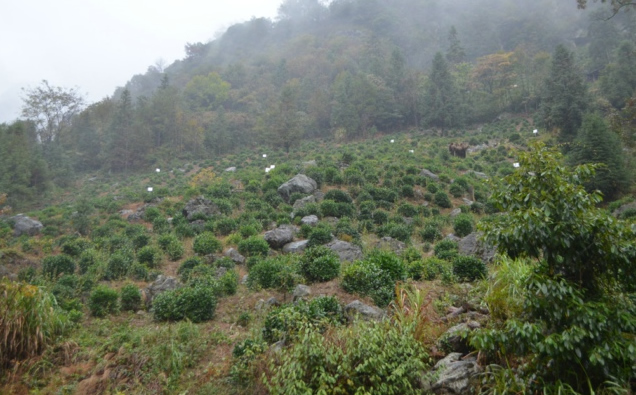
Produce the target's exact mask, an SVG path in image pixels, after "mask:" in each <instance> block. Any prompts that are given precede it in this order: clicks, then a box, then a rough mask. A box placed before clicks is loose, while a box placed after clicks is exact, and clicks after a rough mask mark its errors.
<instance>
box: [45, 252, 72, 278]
mask: <svg viewBox="0 0 636 395" xmlns="http://www.w3.org/2000/svg"><path fill="white" fill-rule="evenodd" d="M73 273H75V261H73V258H71V257H70V256H68V255H65V254H60V255H51V256H47V257H46V258H44V260H43V261H42V274H43V275H44V276H45V277H48V278H50V279H54V278H56V277H58V276H60V275H62V274H73Z"/></svg>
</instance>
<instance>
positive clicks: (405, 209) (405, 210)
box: [397, 203, 418, 217]
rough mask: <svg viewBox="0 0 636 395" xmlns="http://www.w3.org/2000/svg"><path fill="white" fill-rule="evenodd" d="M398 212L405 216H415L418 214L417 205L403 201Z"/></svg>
mask: <svg viewBox="0 0 636 395" xmlns="http://www.w3.org/2000/svg"><path fill="white" fill-rule="evenodd" d="M397 212H398V214H400V215H403V216H405V217H415V216H416V215H417V214H418V210H417V207H415V206H414V205H412V204H410V203H402V204H401V205H400V207H398V209H397Z"/></svg>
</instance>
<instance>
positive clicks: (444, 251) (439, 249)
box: [434, 239, 459, 261]
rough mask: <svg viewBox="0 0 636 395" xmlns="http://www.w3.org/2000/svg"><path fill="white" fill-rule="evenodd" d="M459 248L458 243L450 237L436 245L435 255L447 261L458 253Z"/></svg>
mask: <svg viewBox="0 0 636 395" xmlns="http://www.w3.org/2000/svg"><path fill="white" fill-rule="evenodd" d="M458 249H459V247H458V246H457V243H456V242H454V241H452V240H449V239H444V240H442V241H440V242H439V243H437V244H435V247H434V251H435V256H436V257H438V258H440V259H445V260H447V261H451V260H452V259H453V258H454V257H455V256H456V255H457V250H458Z"/></svg>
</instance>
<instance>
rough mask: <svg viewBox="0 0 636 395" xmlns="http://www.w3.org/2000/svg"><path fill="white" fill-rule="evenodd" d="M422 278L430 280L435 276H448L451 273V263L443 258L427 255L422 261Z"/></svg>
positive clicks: (435, 277)
mask: <svg viewBox="0 0 636 395" xmlns="http://www.w3.org/2000/svg"><path fill="white" fill-rule="evenodd" d="M422 265H423V268H422V279H423V280H428V281H432V280H435V279H437V278H449V276H450V275H451V273H452V267H451V264H450V263H449V262H448V261H445V260H443V259H439V258H435V257H429V258H426V259H425V260H424V261H423V262H422Z"/></svg>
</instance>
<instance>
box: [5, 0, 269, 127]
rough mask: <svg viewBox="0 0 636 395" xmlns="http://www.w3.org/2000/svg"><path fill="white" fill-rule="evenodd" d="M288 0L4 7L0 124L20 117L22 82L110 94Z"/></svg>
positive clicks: (42, 2) (30, 1)
mask: <svg viewBox="0 0 636 395" xmlns="http://www.w3.org/2000/svg"><path fill="white" fill-rule="evenodd" d="M280 2H281V0H234V1H231V2H220V1H208V2H203V1H196V0H184V1H180V2H172V1H170V2H169V1H162V0H159V1H157V0H153V1H150V0H134V1H127V0H59V1H49V0H23V1H7V2H4V3H3V5H2V16H3V17H2V18H1V20H0V48H1V49H0V51H1V52H0V122H9V121H12V120H14V119H16V118H17V117H18V116H19V113H20V108H21V105H22V103H21V94H22V92H21V88H23V87H24V88H29V87H35V86H36V85H38V84H39V83H40V81H41V80H43V79H46V80H48V81H49V82H50V83H51V85H54V86H63V87H69V88H70V87H78V88H79V91H80V92H83V93H84V94H85V95H86V99H87V101H88V102H93V101H97V100H100V99H102V98H103V97H105V96H109V95H111V94H112V93H113V91H114V90H115V88H116V87H117V86H121V85H123V84H125V83H126V81H128V80H129V79H130V77H131V76H133V75H134V74H137V73H143V72H145V70H146V69H147V68H148V66H150V65H153V64H155V63H156V62H157V61H159V60H163V62H164V63H165V64H166V65H167V64H170V63H172V62H173V61H174V60H177V59H181V58H183V57H184V45H185V44H186V43H187V42H207V41H209V40H211V39H213V38H214V37H215V36H216V35H218V34H219V33H220V32H222V31H224V30H225V29H226V28H227V27H229V26H231V25H232V24H234V23H237V22H242V21H245V20H249V19H251V18H252V17H269V18H272V17H274V16H275V15H276V10H277V9H278V6H279V4H280Z"/></svg>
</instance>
